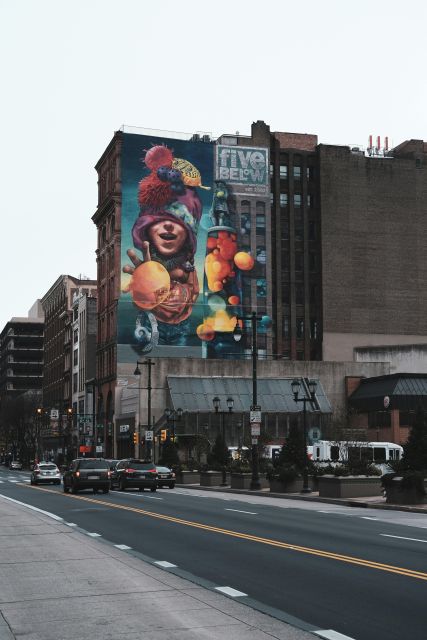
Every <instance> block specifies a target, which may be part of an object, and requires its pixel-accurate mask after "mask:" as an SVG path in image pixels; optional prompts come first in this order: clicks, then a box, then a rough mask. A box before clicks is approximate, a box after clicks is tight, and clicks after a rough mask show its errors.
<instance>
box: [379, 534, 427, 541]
mask: <svg viewBox="0 0 427 640" xmlns="http://www.w3.org/2000/svg"><path fill="white" fill-rule="evenodd" d="M380 536H384V538H398V540H411V541H412V542H427V540H419V539H418V538H404V537H403V536H392V535H390V534H389V533H380Z"/></svg>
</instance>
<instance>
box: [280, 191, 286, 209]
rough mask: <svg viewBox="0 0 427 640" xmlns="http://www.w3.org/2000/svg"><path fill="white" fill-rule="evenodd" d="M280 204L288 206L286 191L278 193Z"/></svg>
mask: <svg viewBox="0 0 427 640" xmlns="http://www.w3.org/2000/svg"><path fill="white" fill-rule="evenodd" d="M280 206H281V207H287V206H288V194H287V193H281V194H280Z"/></svg>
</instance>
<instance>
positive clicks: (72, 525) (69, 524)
mask: <svg viewBox="0 0 427 640" xmlns="http://www.w3.org/2000/svg"><path fill="white" fill-rule="evenodd" d="M64 524H66V525H67V527H77V525H76V523H75V522H64Z"/></svg>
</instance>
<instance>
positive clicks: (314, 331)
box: [283, 316, 319, 340]
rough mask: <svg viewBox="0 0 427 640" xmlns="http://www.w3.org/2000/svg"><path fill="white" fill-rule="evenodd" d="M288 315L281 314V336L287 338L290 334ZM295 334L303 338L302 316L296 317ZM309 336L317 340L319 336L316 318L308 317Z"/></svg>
mask: <svg viewBox="0 0 427 640" xmlns="http://www.w3.org/2000/svg"><path fill="white" fill-rule="evenodd" d="M290 321H291V319H290V316H283V336H284V337H285V338H289V337H290V335H291V325H290ZM295 334H296V337H297V338H300V339H301V338H304V318H297V319H296V326H295ZM309 337H310V338H311V339H313V340H317V338H318V337H319V326H318V322H317V320H316V318H311V319H310V326H309Z"/></svg>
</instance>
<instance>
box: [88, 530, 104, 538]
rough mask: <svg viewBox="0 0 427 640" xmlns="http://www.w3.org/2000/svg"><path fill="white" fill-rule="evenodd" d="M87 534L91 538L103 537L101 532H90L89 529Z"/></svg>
mask: <svg viewBox="0 0 427 640" xmlns="http://www.w3.org/2000/svg"><path fill="white" fill-rule="evenodd" d="M86 535H88V536H90V537H91V538H101V534H100V533H89V531H87V532H86Z"/></svg>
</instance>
